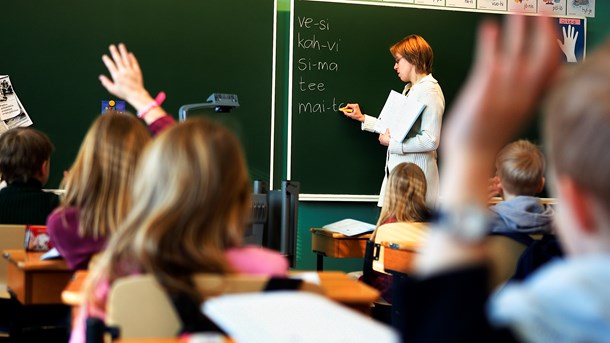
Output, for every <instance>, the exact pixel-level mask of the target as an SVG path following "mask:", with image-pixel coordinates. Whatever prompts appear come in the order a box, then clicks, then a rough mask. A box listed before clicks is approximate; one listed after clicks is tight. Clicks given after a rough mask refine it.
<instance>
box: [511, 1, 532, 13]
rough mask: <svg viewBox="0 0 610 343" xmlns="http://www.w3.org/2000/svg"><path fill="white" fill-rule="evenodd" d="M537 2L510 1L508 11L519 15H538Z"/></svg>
mask: <svg viewBox="0 0 610 343" xmlns="http://www.w3.org/2000/svg"><path fill="white" fill-rule="evenodd" d="M536 9H537V6H536V0H510V1H508V11H509V12H518V13H536Z"/></svg>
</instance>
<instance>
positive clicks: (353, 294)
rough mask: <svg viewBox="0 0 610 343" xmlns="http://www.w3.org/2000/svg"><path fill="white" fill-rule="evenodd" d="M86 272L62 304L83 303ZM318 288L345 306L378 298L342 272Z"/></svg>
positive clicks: (323, 275)
mask: <svg viewBox="0 0 610 343" xmlns="http://www.w3.org/2000/svg"><path fill="white" fill-rule="evenodd" d="M296 273H298V272H296ZM87 274H88V272H87V271H78V272H76V274H74V277H73V279H72V280H71V281H70V282H69V283H68V285H67V286H66V288H65V289H64V291H63V292H62V293H61V299H62V301H63V302H64V304H67V305H72V306H77V305H80V304H81V303H82V301H83V295H82V293H81V290H82V287H83V283H84V281H85V279H86V278H87ZM318 276H319V278H320V286H321V288H322V290H323V292H324V295H325V296H327V297H328V298H329V299H331V300H334V301H337V302H339V303H342V304H346V305H354V304H371V303H373V302H374V301H376V300H377V299H378V298H379V291H377V290H376V289H375V288H372V287H370V286H368V285H366V284H364V283H362V282H359V281H357V280H354V279H351V278H350V277H349V276H347V274H345V273H343V272H337V271H331V272H318Z"/></svg>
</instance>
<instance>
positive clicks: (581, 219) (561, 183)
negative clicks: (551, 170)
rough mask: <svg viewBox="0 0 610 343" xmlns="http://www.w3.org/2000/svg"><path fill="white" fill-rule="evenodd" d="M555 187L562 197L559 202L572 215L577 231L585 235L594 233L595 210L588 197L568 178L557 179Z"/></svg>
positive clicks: (595, 225)
mask: <svg viewBox="0 0 610 343" xmlns="http://www.w3.org/2000/svg"><path fill="white" fill-rule="evenodd" d="M557 187H558V189H559V192H560V194H561V195H562V197H561V199H560V200H559V201H561V202H564V203H565V205H564V206H566V207H567V208H570V210H571V213H572V214H573V215H574V218H573V219H574V221H575V222H576V224H577V225H578V228H577V229H579V230H581V231H583V232H585V233H593V232H595V231H596V227H597V224H596V219H595V212H594V211H595V209H594V206H593V204H592V203H591V198H590V197H589V195H588V194H587V193H586V192H585V191H584V190H583V189H581V188H580V187H579V186H578V185H577V184H576V182H574V180H572V179H570V178H568V177H565V176H564V177H558V178H557Z"/></svg>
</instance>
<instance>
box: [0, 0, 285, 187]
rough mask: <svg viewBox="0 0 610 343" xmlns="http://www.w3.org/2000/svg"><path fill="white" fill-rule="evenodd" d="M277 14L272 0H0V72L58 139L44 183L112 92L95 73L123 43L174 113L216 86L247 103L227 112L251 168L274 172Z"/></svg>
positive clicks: (57, 173)
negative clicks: (110, 48)
mask: <svg viewBox="0 0 610 343" xmlns="http://www.w3.org/2000/svg"><path fill="white" fill-rule="evenodd" d="M274 16H275V12H274V1H273V0H257V1H252V0H205V1H201V0H180V1H167V0H129V1H125V0H105V1H81V0H62V1H38V0H18V1H12V0H11V1H5V2H3V4H2V28H3V29H2V47H1V48H0V51H1V54H0V74H7V75H9V76H10V78H11V81H12V83H13V87H14V89H15V91H16V93H17V95H18V96H19V98H20V100H21V102H22V103H23V104H24V106H25V109H26V110H27V112H28V114H29V115H30V117H31V118H32V120H33V121H34V127H36V128H38V129H40V130H42V131H44V132H46V133H47V134H48V135H49V136H50V138H51V140H52V141H53V142H54V144H55V146H56V151H55V153H54V155H53V157H52V161H51V166H52V170H51V180H50V182H49V184H48V185H47V187H57V186H58V184H59V181H60V179H61V177H62V174H63V171H64V170H66V169H68V168H69V166H70V165H71V163H72V161H73V160H74V157H75V155H76V152H77V151H78V148H79V146H80V143H81V141H82V138H83V136H84V134H85V132H86V130H87V129H88V127H89V125H90V124H91V122H92V121H93V120H94V119H95V118H96V116H98V115H99V113H100V110H101V100H108V99H111V97H110V95H109V94H108V93H107V92H106V91H105V90H104V89H103V87H102V86H101V85H100V83H99V81H98V79H97V76H98V75H99V74H101V73H105V72H106V71H105V67H104V65H103V63H102V61H101V56H102V54H104V53H107V51H108V45H109V44H111V43H119V42H124V43H126V44H127V46H128V48H129V49H130V50H132V51H133V52H134V53H135V54H136V56H137V57H138V59H139V61H140V64H141V67H142V69H143V71H144V80H145V84H146V87H147V88H148V89H149V91H150V92H151V93H152V95H153V96H154V95H155V94H156V93H157V92H159V91H162V90H163V91H165V92H166V93H167V100H166V102H165V103H164V104H163V107H164V108H165V109H166V110H167V111H168V112H170V113H172V114H173V115H174V116H175V117H176V118H177V115H178V108H179V107H180V106H181V105H184V104H190V103H201V102H205V101H206V99H207V97H208V95H210V94H211V93H214V92H220V93H234V94H237V95H238V97H239V101H240V104H241V107H240V108H238V109H237V110H235V111H233V112H231V113H228V114H224V115H225V118H223V119H228V121H229V122H231V124H232V125H231V126H233V128H235V130H236V131H237V133H238V135H239V137H240V139H241V140H242V143H243V144H244V147H245V150H246V158H247V161H248V165H249V167H250V173H251V176H252V177H253V178H257V179H263V180H269V176H270V168H269V165H270V144H271V143H270V141H271V139H270V136H271V104H272V69H273V65H272V61H273V54H274V51H273V30H274V28H273V22H274ZM197 114H204V115H210V116H216V115H217V114H214V113H211V112H210V113H207V112H202V113H194V115H197ZM227 116H228V117H227Z"/></svg>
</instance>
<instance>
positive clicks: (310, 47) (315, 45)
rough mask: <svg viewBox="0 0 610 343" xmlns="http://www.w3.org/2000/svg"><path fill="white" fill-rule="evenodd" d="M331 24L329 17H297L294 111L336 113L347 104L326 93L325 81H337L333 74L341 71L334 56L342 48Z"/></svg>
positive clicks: (336, 55) (300, 112) (299, 112)
mask: <svg viewBox="0 0 610 343" xmlns="http://www.w3.org/2000/svg"><path fill="white" fill-rule="evenodd" d="M331 24H332V23H331V22H330V20H328V19H319V18H314V17H308V16H297V21H296V27H295V36H294V47H295V51H296V54H295V59H294V65H295V68H294V83H293V89H294V90H295V91H296V92H297V93H299V96H297V97H296V98H297V99H298V100H297V101H296V104H295V106H296V107H295V112H296V113H297V114H322V113H327V112H332V113H337V112H338V111H339V108H341V107H343V106H345V105H346V103H345V102H341V101H339V100H337V98H336V97H333V96H330V95H329V94H328V93H329V91H328V87H327V84H328V83H329V82H338V81H336V80H337V77H333V74H334V75H336V73H337V72H339V71H340V68H341V66H340V63H339V62H338V58H337V57H338V54H340V53H341V51H342V50H341V49H342V45H341V38H339V37H337V36H336V35H333V32H332V25H331Z"/></svg>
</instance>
